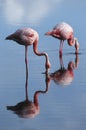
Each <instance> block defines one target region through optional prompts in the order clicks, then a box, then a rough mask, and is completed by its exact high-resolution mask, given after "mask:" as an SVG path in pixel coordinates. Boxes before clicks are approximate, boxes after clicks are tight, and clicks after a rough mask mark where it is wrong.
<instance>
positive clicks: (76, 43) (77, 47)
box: [75, 38, 79, 54]
mask: <svg viewBox="0 0 86 130" xmlns="http://www.w3.org/2000/svg"><path fill="white" fill-rule="evenodd" d="M75 48H76V51H75V53H76V54H78V50H79V42H78V39H77V38H75Z"/></svg>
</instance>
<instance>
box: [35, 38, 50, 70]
mask: <svg viewBox="0 0 86 130" xmlns="http://www.w3.org/2000/svg"><path fill="white" fill-rule="evenodd" d="M33 51H34V53H35V54H36V55H38V56H45V58H46V64H45V67H46V68H50V62H49V59H48V55H47V53H45V52H39V51H38V40H35V42H34V44H33Z"/></svg>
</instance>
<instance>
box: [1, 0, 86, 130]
mask: <svg viewBox="0 0 86 130" xmlns="http://www.w3.org/2000/svg"><path fill="white" fill-rule="evenodd" d="M61 21H65V22H68V23H69V24H70V25H71V26H72V27H73V29H74V34H75V36H76V37H77V38H78V40H79V43H80V55H79V65H78V68H77V69H76V70H74V80H73V82H72V83H71V84H70V85H69V86H67V87H65V88H64V87H62V86H59V85H56V84H55V83H54V82H53V81H51V82H50V86H49V91H48V93H47V94H45V95H42V94H40V95H39V105H40V113H39V115H37V116H36V117H35V118H33V119H22V118H19V117H18V116H17V115H15V114H13V113H12V112H11V111H7V110H6V106H7V105H16V104H17V103H18V102H21V101H23V100H25V63H24V46H19V45H18V44H16V43H15V42H13V41H5V37H6V36H7V35H9V34H11V33H13V32H14V31H15V30H16V29H18V28H21V27H32V28H34V29H35V30H37V32H38V33H39V36H40V40H39V46H38V49H39V51H46V52H47V53H48V55H49V59H50V62H51V69H50V72H54V71H55V70H58V69H59V67H60V63H59V57H58V49H59V41H58V40H56V39H54V38H52V37H46V36H45V35H44V34H45V32H47V31H48V30H50V29H52V28H53V27H54V26H55V25H56V24H57V23H58V22H61ZM85 38H86V0H82V1H79V0H76V1H75V0H33V1H32V0H0V129H1V130H40V129H41V130H52V129H53V130H57V129H59V130H86V78H85V77H86V43H85ZM74 51H75V49H74V48H73V47H70V46H68V45H67V44H66V42H65V45H64V48H63V61H64V66H65V67H66V68H67V65H68V63H69V61H71V60H72V61H74V60H75V55H74V54H71V52H74ZM28 53H29V54H28V55H29V90H28V95H29V99H30V100H33V95H34V92H35V91H37V90H44V89H45V87H46V85H45V76H44V75H43V74H42V72H44V71H45V68H44V62H45V61H44V58H43V57H37V56H36V55H35V54H34V53H33V50H32V47H29V52H28Z"/></svg>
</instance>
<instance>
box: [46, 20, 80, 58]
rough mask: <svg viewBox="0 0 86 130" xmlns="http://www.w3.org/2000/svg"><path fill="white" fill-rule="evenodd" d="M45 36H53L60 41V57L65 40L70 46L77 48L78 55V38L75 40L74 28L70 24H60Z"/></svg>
mask: <svg viewBox="0 0 86 130" xmlns="http://www.w3.org/2000/svg"><path fill="white" fill-rule="evenodd" d="M45 35H51V36H53V37H55V38H58V39H60V49H59V54H60V55H62V48H63V42H64V40H67V41H68V44H69V45H70V46H73V45H75V48H76V51H75V53H76V54H78V50H79V43H78V40H77V38H74V32H73V28H72V27H71V26H70V25H69V24H67V23H64V22H62V23H59V24H57V25H56V26H55V27H54V28H53V29H52V30H51V31H49V32H47V33H46V34H45Z"/></svg>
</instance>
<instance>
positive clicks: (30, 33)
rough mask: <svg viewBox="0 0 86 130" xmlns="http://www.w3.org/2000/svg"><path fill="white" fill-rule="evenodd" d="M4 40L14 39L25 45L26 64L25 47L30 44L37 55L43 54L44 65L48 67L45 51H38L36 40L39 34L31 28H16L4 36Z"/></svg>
mask: <svg viewBox="0 0 86 130" xmlns="http://www.w3.org/2000/svg"><path fill="white" fill-rule="evenodd" d="M6 40H13V41H16V42H17V43H18V44H20V45H24V46H25V62H26V66H27V62H28V59H27V48H28V46H30V45H33V51H34V53H35V54H36V55H38V56H45V59H46V63H45V67H46V68H50V62H49V58H48V55H47V53H45V52H39V51H38V41H39V35H38V33H37V32H36V31H35V30H33V29H32V28H22V29H18V30H17V31H16V32H14V33H13V34H11V35H9V36H7V37H6Z"/></svg>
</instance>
